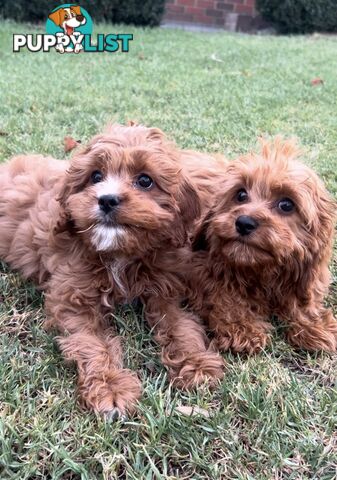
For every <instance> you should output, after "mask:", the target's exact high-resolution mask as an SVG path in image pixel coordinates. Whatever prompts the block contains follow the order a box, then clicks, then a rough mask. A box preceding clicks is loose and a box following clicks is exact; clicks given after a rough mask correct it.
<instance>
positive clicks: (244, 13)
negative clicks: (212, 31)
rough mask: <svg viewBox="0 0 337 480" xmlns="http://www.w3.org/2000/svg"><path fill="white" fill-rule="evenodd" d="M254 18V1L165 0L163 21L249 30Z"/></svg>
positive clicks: (254, 20)
mask: <svg viewBox="0 0 337 480" xmlns="http://www.w3.org/2000/svg"><path fill="white" fill-rule="evenodd" d="M256 18H257V12H256V10H255V0H166V13H165V16H164V21H165V22H166V23H170V22H176V23H192V24H193V23H194V24H201V25H207V26H213V27H220V28H221V27H222V28H226V29H228V30H250V29H251V27H254V26H255V27H256Z"/></svg>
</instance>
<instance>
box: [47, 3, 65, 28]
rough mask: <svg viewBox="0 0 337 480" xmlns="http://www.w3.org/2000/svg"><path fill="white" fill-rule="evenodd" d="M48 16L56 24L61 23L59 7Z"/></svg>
mask: <svg viewBox="0 0 337 480" xmlns="http://www.w3.org/2000/svg"><path fill="white" fill-rule="evenodd" d="M48 18H50V20H52V21H53V22H54V23H55V25H57V26H58V27H59V26H60V25H61V23H62V22H61V8H59V9H58V10H56V12H53V13H51V14H50V15H48Z"/></svg>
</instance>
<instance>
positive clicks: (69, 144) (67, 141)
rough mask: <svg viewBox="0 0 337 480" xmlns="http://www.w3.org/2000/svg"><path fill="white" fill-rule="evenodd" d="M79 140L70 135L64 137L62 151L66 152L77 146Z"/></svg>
mask: <svg viewBox="0 0 337 480" xmlns="http://www.w3.org/2000/svg"><path fill="white" fill-rule="evenodd" d="M80 143H81V140H74V139H73V138H72V137H64V151H65V152H66V153H68V152H71V151H72V150H74V148H76V147H78V146H79V144H80Z"/></svg>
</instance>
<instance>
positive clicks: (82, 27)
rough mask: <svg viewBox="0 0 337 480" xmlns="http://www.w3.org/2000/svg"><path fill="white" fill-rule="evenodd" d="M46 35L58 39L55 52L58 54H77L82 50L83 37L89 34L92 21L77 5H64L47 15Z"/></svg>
mask: <svg viewBox="0 0 337 480" xmlns="http://www.w3.org/2000/svg"><path fill="white" fill-rule="evenodd" d="M46 29H47V33H52V34H54V35H56V36H57V37H58V41H57V45H56V47H55V48H56V50H57V51H58V52H60V53H65V52H66V53H71V52H74V53H79V52H80V51H81V50H83V45H82V40H83V35H85V34H91V31H92V20H91V18H90V15H89V14H88V12H87V11H86V10H85V9H84V8H81V7H80V6H79V5H72V4H65V5H61V6H59V7H57V8H56V9H55V10H53V11H52V12H51V13H50V14H49V15H48V20H47V25H46Z"/></svg>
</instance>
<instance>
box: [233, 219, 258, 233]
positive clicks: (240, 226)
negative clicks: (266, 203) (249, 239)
mask: <svg viewBox="0 0 337 480" xmlns="http://www.w3.org/2000/svg"><path fill="white" fill-rule="evenodd" d="M258 226H259V224H258V222H257V221H256V220H255V219H254V218H253V217H248V216H247V215H241V216H240V217H238V218H237V219H236V222H235V228H236V231H237V232H238V233H239V234H240V235H242V236H244V235H249V234H250V233H252V232H253V231H254V230H256V229H257V227H258Z"/></svg>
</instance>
